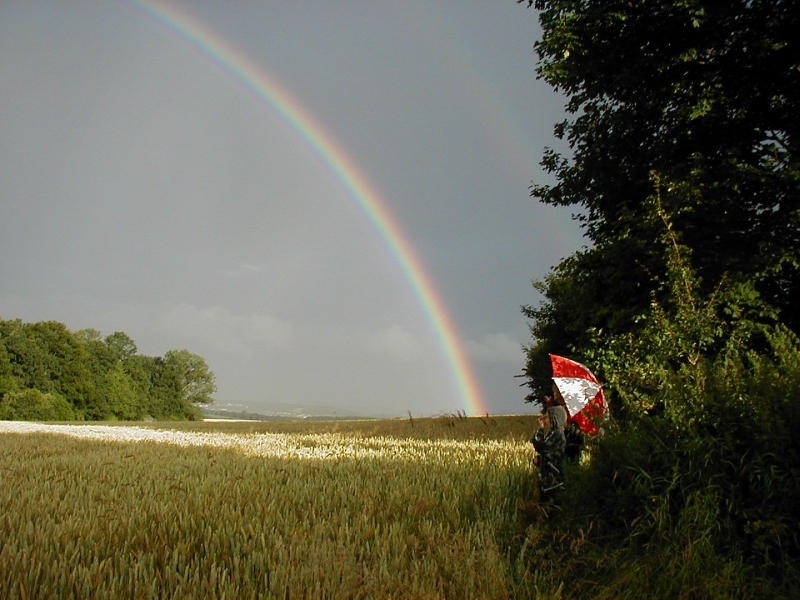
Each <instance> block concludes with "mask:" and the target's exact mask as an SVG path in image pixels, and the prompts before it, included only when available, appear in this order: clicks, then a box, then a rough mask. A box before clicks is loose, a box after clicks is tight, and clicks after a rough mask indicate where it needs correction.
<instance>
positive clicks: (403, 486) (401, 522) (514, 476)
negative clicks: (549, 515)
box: [0, 416, 535, 599]
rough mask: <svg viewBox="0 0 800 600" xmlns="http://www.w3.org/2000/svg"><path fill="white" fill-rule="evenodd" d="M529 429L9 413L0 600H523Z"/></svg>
mask: <svg viewBox="0 0 800 600" xmlns="http://www.w3.org/2000/svg"><path fill="white" fill-rule="evenodd" d="M534 428H535V424H534V419H533V418H532V417H497V418H492V419H488V418H487V419H473V418H469V419H467V418H463V417H458V416H457V417H441V418H436V419H406V420H391V421H380V422H370V421H365V422H332V423H282V424H269V423H196V424H192V423H181V424H151V425H147V426H145V425H141V424H138V425H135V426H134V425H132V424H124V425H114V426H111V425H44V424H35V423H11V422H2V423H0V506H2V512H1V513H0V514H2V516H0V597H2V598H26V599H27V598H282V599H286V598H516V597H519V598H523V597H530V596H531V595H533V594H534V593H535V589H534V587H535V586H534V584H535V576H534V575H535V574H531V573H529V572H528V570H527V569H526V568H525V567H524V563H525V561H524V559H523V557H522V556H521V553H520V552H519V546H520V543H519V538H520V535H522V534H523V532H522V531H521V526H520V523H519V521H518V509H519V506H520V502H521V501H522V499H523V498H525V497H526V496H527V495H528V494H529V490H530V488H531V486H532V483H533V473H532V468H531V466H530V459H531V452H532V451H531V448H530V445H529V444H528V443H527V439H528V438H529V437H530V435H531V432H532V431H533V429H534Z"/></svg>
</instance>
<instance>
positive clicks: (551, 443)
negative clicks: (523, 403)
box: [531, 405, 567, 502]
mask: <svg viewBox="0 0 800 600" xmlns="http://www.w3.org/2000/svg"><path fill="white" fill-rule="evenodd" d="M566 421H567V411H565V410H564V407H562V406H558V405H556V406H551V407H549V408H548V409H547V411H546V412H545V414H543V415H542V416H541V417H539V429H537V430H536V433H534V434H533V437H532V438H531V444H533V448H534V450H536V456H535V457H534V459H533V464H534V465H536V466H537V467H539V499H540V500H541V501H542V502H549V501H551V500H552V498H553V495H554V494H555V492H556V491H557V490H559V489H561V488H563V487H564V471H563V469H562V465H561V463H562V459H563V458H564V450H565V448H566V445H567V440H566V438H565V436H564V424H565V423H566Z"/></svg>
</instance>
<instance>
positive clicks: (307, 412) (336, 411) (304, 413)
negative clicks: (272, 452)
mask: <svg viewBox="0 0 800 600" xmlns="http://www.w3.org/2000/svg"><path fill="white" fill-rule="evenodd" d="M259 408H260V410H259V411H258V412H254V411H252V410H250V409H249V408H248V407H244V406H242V405H217V406H207V407H203V408H202V409H201V410H202V412H203V416H204V417H207V418H216V419H247V420H252V421H299V420H312V421H326V420H335V419H379V418H385V415H379V416H378V415H365V414H359V413H357V412H355V411H351V410H345V409H341V408H332V407H329V406H307V405H298V404H286V403H280V402H275V403H267V404H261V405H260V407H259Z"/></svg>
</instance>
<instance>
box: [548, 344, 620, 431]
mask: <svg viewBox="0 0 800 600" xmlns="http://www.w3.org/2000/svg"><path fill="white" fill-rule="evenodd" d="M550 362H551V363H552V365H553V381H554V382H555V384H556V387H557V388H558V391H559V392H560V393H561V396H562V397H563V398H564V404H566V409H567V412H568V413H569V421H570V422H575V423H577V425H578V427H580V428H581V430H582V431H584V432H585V433H589V434H596V433H597V432H598V431H599V428H598V427H597V425H596V424H595V421H596V420H597V419H598V418H599V417H600V416H602V415H603V413H605V411H606V397H605V394H604V393H603V384H601V383H600V382H599V381H598V379H597V377H595V376H594V373H592V372H591V371H590V370H589V369H587V368H586V367H584V366H583V365H582V364H581V363H579V362H575V361H574V360H570V359H568V358H564V357H563V356H557V355H555V354H551V355H550Z"/></svg>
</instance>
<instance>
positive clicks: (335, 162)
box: [125, 0, 487, 415]
mask: <svg viewBox="0 0 800 600" xmlns="http://www.w3.org/2000/svg"><path fill="white" fill-rule="evenodd" d="M125 2H126V4H128V5H129V6H131V7H134V8H135V9H136V10H137V12H139V13H143V14H144V15H146V16H147V17H149V18H150V19H152V20H153V21H155V22H156V23H157V24H158V25H160V26H161V27H163V28H164V29H166V30H167V31H169V32H171V33H172V34H173V35H176V36H177V37H178V38H180V39H181V40H184V41H185V42H187V43H189V44H190V45H191V46H193V47H194V48H195V49H197V50H198V51H200V53H201V54H202V55H203V56H205V57H207V58H208V59H210V60H211V61H213V62H214V63H216V64H217V65H218V66H219V67H221V68H222V69H224V70H225V71H226V72H228V73H230V74H231V75H232V76H233V77H235V78H236V79H237V80H238V81H239V82H241V83H242V84H243V85H244V86H245V88H247V89H248V90H250V91H251V92H253V93H254V94H255V95H256V96H257V97H258V98H259V99H260V100H262V101H263V102H265V103H266V104H267V106H268V107H269V108H271V109H272V110H273V111H274V112H275V113H276V114H277V115H278V116H279V117H280V118H281V119H282V120H283V121H284V122H285V123H286V124H288V125H289V127H290V128H291V129H292V130H294V131H295V132H296V133H297V134H298V135H299V136H300V137H301V138H302V139H303V140H304V141H305V143H306V144H307V145H308V146H309V147H310V148H311V150H312V151H313V152H314V153H315V154H316V155H317V156H318V157H319V158H320V159H321V160H322V162H323V163H324V164H325V165H326V166H327V167H328V169H330V171H331V172H332V173H333V175H334V176H335V178H336V179H337V180H338V181H339V182H340V183H341V184H342V186H344V188H345V189H346V190H347V192H348V194H349V195H350V196H351V197H352V198H353V200H355V202H356V203H357V205H358V207H359V208H360V210H361V211H362V212H363V213H364V215H365V216H366V218H367V219H368V221H369V222H370V223H371V224H372V226H373V227H374V228H375V230H376V231H377V232H378V235H379V236H380V238H381V239H382V241H383V242H384V244H385V246H386V247H387V249H388V250H389V252H390V254H391V255H392V257H393V258H394V260H395V261H396V262H397V264H398V265H399V266H400V268H401V270H402V271H403V273H404V275H405V277H406V280H407V281H408V283H409V284H410V286H411V288H412V290H413V292H414V295H415V296H416V297H417V299H418V300H419V302H420V305H421V306H422V308H423V311H424V312H425V315H426V316H427V318H428V320H429V322H430V324H431V327H432V328H433V330H434V332H435V334H436V337H437V339H438V341H439V344H440V346H441V349H442V351H443V353H444V356H445V359H446V361H447V364H448V366H449V368H450V371H451V373H452V377H453V380H454V382H455V385H456V388H457V389H458V394H459V397H460V400H461V404H462V406H463V409H464V411H465V412H466V413H467V414H471V415H482V414H486V413H487V410H486V406H485V404H484V402H483V399H482V396H481V391H480V387H479V386H478V381H477V378H476V377H475V374H474V373H473V371H472V368H471V366H470V364H469V362H468V360H467V357H466V353H465V352H464V348H463V346H462V344H461V340H460V338H459V335H458V333H457V332H456V329H455V327H454V325H453V322H452V320H451V319H450V317H449V315H448V313H447V310H446V309H445V306H444V303H443V302H442V299H441V297H440V295H439V293H438V292H437V291H436V288H435V287H434V285H433V282H432V281H431V279H430V277H429V276H428V274H427V272H426V271H425V268H424V266H423V264H422V262H421V261H420V260H419V258H418V257H417V255H416V253H415V252H414V250H413V248H412V247H411V244H410V243H409V241H408V238H407V236H406V235H405V234H404V233H403V231H402V230H401V229H400V227H399V226H398V224H397V222H396V220H395V219H394V218H393V217H392V214H391V213H390V212H389V210H388V209H387V208H386V205H385V203H384V202H383V201H382V200H381V198H380V197H379V196H378V194H377V192H376V191H375V190H374V189H373V188H372V186H371V185H370V183H369V182H368V181H367V179H366V177H364V175H362V174H361V172H360V171H359V170H358V168H357V167H356V165H355V164H354V163H353V161H352V160H351V159H350V157H349V156H348V155H347V153H346V152H345V151H344V150H343V149H342V148H341V147H340V146H339V145H338V144H337V143H336V141H335V140H334V139H333V138H331V137H330V136H329V135H328V134H327V132H326V131H325V130H324V129H323V128H322V127H321V126H320V125H319V124H318V123H317V122H316V121H315V120H314V119H313V118H312V116H311V115H310V114H309V113H308V112H306V110H305V109H304V108H303V107H302V106H301V105H300V103H299V102H297V101H296V100H295V99H294V98H292V97H291V96H290V95H289V94H287V93H286V92H285V91H284V90H283V89H281V88H280V87H279V86H278V85H277V83H276V82H275V81H274V80H273V79H271V78H270V77H268V76H267V75H266V74H265V73H264V71H263V69H261V68H260V67H258V66H257V65H256V64H255V63H254V62H253V61H252V60H250V59H249V58H248V57H247V56H245V55H244V54H242V53H241V52H239V51H237V50H236V49H234V48H233V47H232V46H231V45H230V44H229V43H227V42H226V41H225V40H224V39H222V38H221V37H220V36H219V35H218V34H216V33H215V32H213V31H212V30H210V29H208V28H207V27H206V26H205V25H203V24H202V23H200V22H199V21H198V20H197V19H196V18H194V17H193V16H191V15H190V14H188V13H186V12H185V11H181V10H178V9H177V8H175V7H174V6H170V5H168V4H166V3H163V2H155V1H153V0H125Z"/></svg>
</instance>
